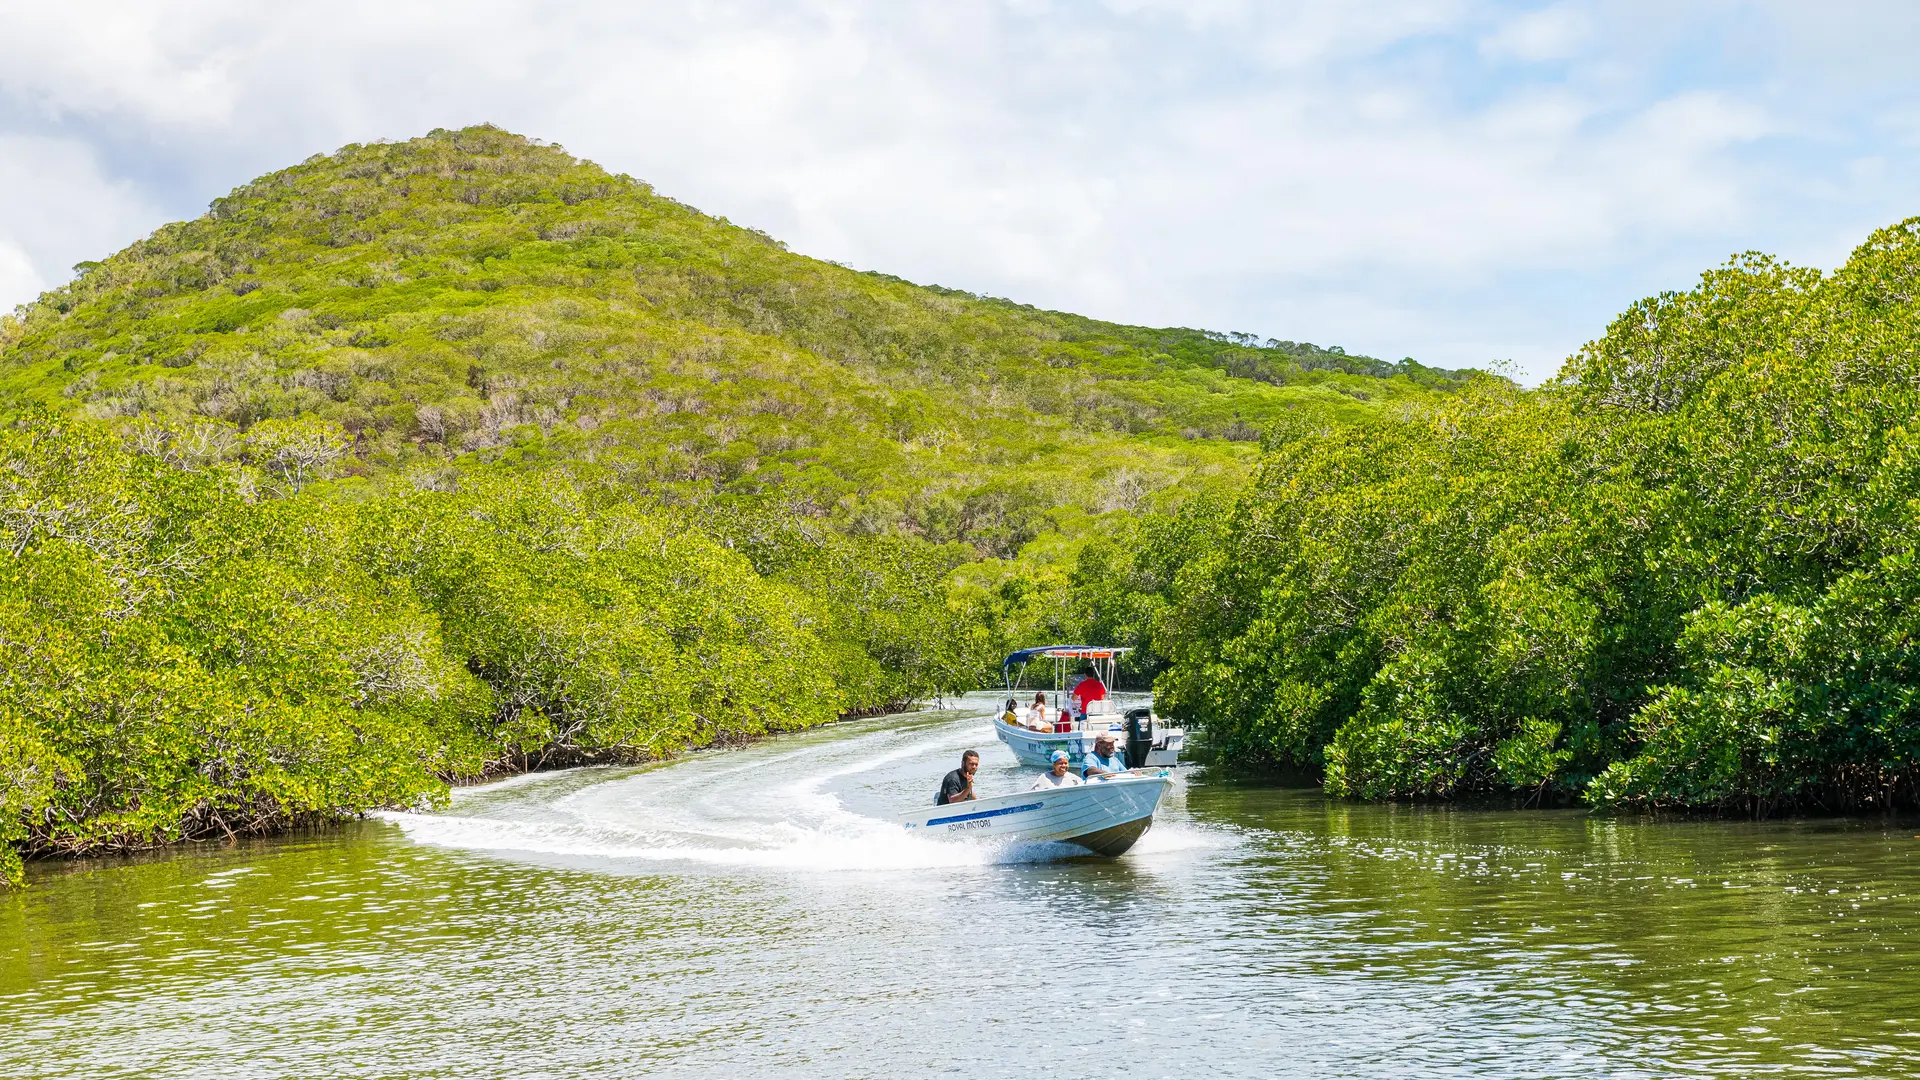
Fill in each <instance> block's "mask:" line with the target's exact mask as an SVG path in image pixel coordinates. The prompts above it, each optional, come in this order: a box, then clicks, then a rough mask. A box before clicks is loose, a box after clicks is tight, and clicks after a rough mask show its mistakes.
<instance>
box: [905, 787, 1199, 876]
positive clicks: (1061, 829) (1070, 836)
mask: <svg viewBox="0 0 1920 1080" xmlns="http://www.w3.org/2000/svg"><path fill="white" fill-rule="evenodd" d="M1171 784H1172V780H1171V779H1170V778H1169V777H1168V775H1167V774H1166V773H1164V772H1161V773H1155V774H1149V775H1145V776H1129V777H1124V778H1121V779H1118V780H1102V781H1096V782H1093V783H1088V784H1081V785H1079V786H1077V787H1068V788H1047V789H1044V790H1041V791H1022V792H1016V793H1014V794H1010V795H993V796H989V797H987V798H984V799H974V800H972V801H970V802H963V803H949V804H948V805H946V806H930V807H926V808H925V809H923V810H919V811H916V812H914V813H912V814H908V815H903V816H902V817H901V819H900V822H901V824H903V825H905V826H906V827H907V830H908V831H909V832H911V833H913V834H915V835H918V836H937V837H941V838H954V839H968V840H1013V841H1024V842H1028V843H1046V842H1054V843H1062V844H1075V845H1078V846H1079V847H1082V848H1085V849H1086V850H1087V851H1089V852H1091V853H1093V854H1095V855H1105V856H1108V857H1112V856H1116V855H1123V854H1125V853H1126V851H1127V849H1129V848H1131V847H1133V845H1134V843H1135V842H1136V841H1138V840H1139V839H1140V837H1141V836H1142V835H1144V834H1145V833H1146V831H1147V829H1148V828H1149V827H1151V826H1152V825H1153V814H1154V811H1156V810H1158V809H1159V808H1160V800H1161V799H1163V798H1165V797H1166V794H1167V788H1168V786H1169V785H1171Z"/></svg>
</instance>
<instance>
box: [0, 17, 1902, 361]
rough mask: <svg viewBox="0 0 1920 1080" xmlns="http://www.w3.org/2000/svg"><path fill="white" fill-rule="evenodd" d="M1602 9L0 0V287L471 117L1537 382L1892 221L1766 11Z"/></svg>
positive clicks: (1112, 285) (1148, 303)
mask: <svg viewBox="0 0 1920 1080" xmlns="http://www.w3.org/2000/svg"><path fill="white" fill-rule="evenodd" d="M1627 10H1628V9H1626V8H1614V7H1593V8H1589V7H1586V6H1583V5H1579V4H1559V5H1555V6H1551V7H1546V8H1540V9H1528V10H1510V9H1508V8H1507V7H1505V6H1502V5H1497V4H1494V3H1492V2H1491V0H1380V2H1375V3H1348V4H1337V5H1330V4H1319V3H1294V4H1256V3H1249V2H1242V0H1209V2H1207V3H1204V4H1192V3H1171V2H1168V0H1108V2H1107V3H1106V4H1105V5H1104V6H1103V7H1093V6H1085V5H1068V4H1060V3H1052V2H1047V0H1020V2H1008V3H1004V4H992V3H982V4H952V3H946V2H939V3H935V2H922V3H913V2H906V0H812V2H800V3H774V2H772V0H736V2H734V3H729V4H713V3H699V2H695V0H663V2H658V3H653V4H649V5H644V6H628V5H616V4H601V5H597V4H589V3H572V4H538V5H536V4H532V3H521V2H514V0H475V2H471V3H463V4H460V5H457V6H456V5H452V4H443V5H430V4H409V5H401V4H392V3H387V2H372V0H338V2H334V3H328V4H319V3H282V4H277V5H270V6H262V5H258V4H243V3H239V2H228V0H201V2H198V3H188V4H179V5H167V6H166V7H165V8H164V10H163V9H162V8H154V7H152V6H150V5H144V4H138V3H125V4H107V3H89V4H67V5H45V4H41V5H32V6H29V5H26V4H18V3H9V2H8V0H0V104H4V103H7V102H11V103H12V104H13V111H14V112H15V113H16V114H19V115H23V116H31V117H39V118H40V119H39V120H36V121H34V122H33V123H34V124H38V125H39V127H38V128H37V129H36V130H40V131H42V132H43V133H44V132H51V133H52V134H51V135H43V136H42V137H41V141H40V142H33V141H32V140H28V141H27V142H21V141H20V140H21V139H23V138H25V136H23V135H15V136H12V137H10V138H11V140H12V141H9V142H7V143H5V144H4V145H0V152H3V153H5V154H6V155H7V156H6V157H4V158H0V196H5V199H4V200H3V201H0V241H6V242H10V243H12V244H13V245H14V248H15V250H17V251H22V252H25V253H26V255H27V256H28V257H29V258H30V259H31V266H32V274H31V276H26V275H22V274H20V273H18V271H17V270H16V271H14V272H12V273H11V276H6V277H0V304H10V303H12V302H17V301H19V300H21V299H25V298H26V297H25V290H28V289H31V288H33V287H35V285H34V282H35V281H38V282H47V281H57V280H61V279H62V278H63V277H64V273H65V267H66V265H67V264H70V263H71V262H73V261H77V260H78V259H81V258H92V257H98V256H99V255H101V254H103V253H104V252H105V251H107V250H110V249H111V248H112V247H115V246H118V245H119V244H121V243H124V242H125V240H127V239H130V238H131V236H132V232H133V231H139V230H132V231H130V226H129V222H138V224H139V225H140V226H141V227H142V228H146V227H151V226H153V225H156V224H159V223H160V221H161V220H162V216H163V215H162V213H161V211H160V210H158V209H155V207H156V206H157V205H161V204H164V205H165V206H166V208H167V210H166V216H177V215H181V214H190V213H193V212H196V211H197V210H198V208H199V207H200V206H202V205H204V203H205V201H206V200H207V199H209V198H211V197H213V196H215V195H218V194H221V193H222V192H223V191H224V190H225V189H226V188H227V187H231V186H233V185H234V184H237V183H240V182H243V181H244V180H246V179H248V178H250V177H251V176H252V175H254V174H255V173H258V172H263V171H266V170H268V169H272V168H277V167H281V166H284V165H286V164H290V163H292V162H295V161H298V160H300V159H301V158H304V157H305V156H307V155H308V154H309V153H312V152H314V151H316V150H325V149H331V148H333V147H334V146H337V145H339V144H340V143H343V142H347V141H364V140H368V139H372V138H376V137H390V138H404V137H407V136H409V135H415V134H419V133H421V132H424V131H425V130H427V129H428V128H432V127H436V126H453V125H458V124H464V123H470V122H475V121H479V120H493V121H495V122H498V123H501V124H503V125H505V126H508V127H511V128H513V129H515V130H519V131H522V132H525V133H527V134H530V135H537V136H540V137H544V138H548V139H553V140H555V141H559V142H562V143H564V144H565V145H567V147H568V148H569V149H570V150H572V151H573V152H575V153H577V154H581V155H582V156H586V157H589V158H592V159H594V160H597V161H599V162H600V163H602V164H604V165H607V166H608V167H610V168H613V169H616V170H619V171H625V172H630V173H633V174H635V175H638V176H642V177H644V178H646V179H648V180H650V181H653V182H654V183H656V184H657V185H658V186H659V187H660V188H661V189H662V190H663V191H665V192H667V193H669V194H672V195H674V196H675V197H678V198H681V199H683V200H684V201H687V202H690V203H692V204H694V205H696V206H700V207H702V208H703V209H706V210H708V211H710V212H713V213H717V214H725V215H728V216H729V217H732V218H733V219H734V220H737V221H742V222H745V223H749V224H753V225H756V226H759V227H761V228H765V229H767V230H768V231H770V232H772V233H774V234H775V235H778V236H780V237H782V238H783V239H786V240H788V241H789V242H790V243H791V244H792V245H793V247H794V248H795V249H796V250H800V251H805V252H807V253H810V254H815V255H819V256H821V257H825V258H833V259H838V260H841V261H845V262H850V263H853V264H855V265H860V266H866V267H872V268H875V269H882V270H887V271H889V272H893V273H898V274H901V275H903V276H906V277H911V278H915V279H918V280H931V281H939V282H941V283H944V284H948V285H955V286H960V287H966V288H973V289H977V290H981V291H988V292H995V293H999V294H1002V295H1011V296H1015V297H1017V298H1020V299H1023V300H1028V301H1032V302H1035V303H1040V304H1045V305H1049V306H1055V307H1064V308H1068V309H1074V310H1082V311H1086V312H1087V313H1089V314H1095V315H1099V316H1103V317H1109V318H1119V319H1126V320H1128V321H1145V322H1156V323H1184V324H1187V325H1212V326H1226V327H1231V328H1235V329H1247V330H1255V331H1259V332H1263V333H1274V334H1279V335H1281V336H1291V337H1299V338H1309V337H1310V338H1313V339H1315V340H1320V341H1322V342H1331V341H1338V342H1341V343H1344V344H1347V345H1348V346H1349V347H1350V348H1356V349H1361V348H1364V349H1369V350H1372V351H1376V352H1379V353H1382V354H1389V355H1395V356H1397V355H1400V354H1402V353H1412V354H1414V355H1416V356H1420V357H1421V358H1422V359H1426V360H1429V361H1431V362H1439V363H1447V364H1454V363H1472V362H1483V361H1485V360H1486V359H1489V358H1491V357H1490V356H1489V355H1488V353H1489V351H1492V352H1493V354H1494V355H1500V354H1501V353H1502V351H1503V350H1502V348H1501V347H1500V346H1497V345H1489V344H1488V343H1489V342H1502V341H1504V342H1508V343H1509V344H1510V346H1511V350H1512V351H1510V352H1505V355H1514V356H1517V357H1518V358H1520V359H1521V360H1522V362H1523V365H1524V366H1525V367H1526V368H1527V369H1528V370H1529V371H1530V372H1532V373H1533V374H1535V375H1540V374H1545V373H1546V372H1548V371H1550V370H1551V369H1552V367H1553V366H1554V365H1555V364H1556V363H1557V360H1558V358H1559V357H1560V356H1563V355H1565V353H1566V352H1568V351H1570V350H1571V349H1572V348H1573V347H1574V346H1576V345H1577V344H1578V343H1579V341H1580V340H1582V339H1583V338H1585V337H1587V336H1591V334H1592V333H1594V332H1596V331H1597V330H1598V328H1599V326H1598V323H1599V322H1601V321H1603V320H1604V317H1605V315H1606V314H1607V313H1609V312H1611V311H1612V310H1617V309H1618V307H1619V306H1621V305H1622V304H1624V303H1625V302H1626V301H1627V300H1630V299H1632V298H1633V297H1634V296H1636V295H1640V294H1642V293H1644V292H1648V291H1653V288H1655V287H1671V286H1674V285H1684V284H1685V281H1686V277H1687V276H1688V275H1689V273H1690V271H1692V270H1697V269H1699V268H1701V267H1703V266H1704V265H1707V264H1709V263H1711V262H1713V261H1717V259H1718V258H1719V257H1720V255H1722V254H1723V253H1724V252H1725V251H1727V250H1734V249H1739V248H1746V247H1756V246H1757V247H1769V246H1778V242H1780V241H1787V242H1795V241H1797V240H1799V239H1805V238H1806V237H1808V236H1814V235H1815V234H1817V236H1816V237H1815V239H1816V240H1817V243H1818V244H1819V245H1821V246H1820V248H1819V250H1821V251H1825V250H1827V249H1828V248H1830V246H1831V243H1832V236H1833V235H1834V230H1835V228H1837V227H1838V226H1833V225H1823V224H1819V223H1818V222H1814V223H1812V224H1809V225H1808V226H1807V229H1808V231H1807V232H1805V233H1790V232H1784V231H1781V230H1782V228H1783V226H1782V224H1781V223H1793V222H1799V221H1808V220H1811V218H1810V217H1809V216H1808V215H1805V214H1795V213H1792V212H1790V210H1791V209H1797V208H1794V207H1791V203H1792V201H1793V200H1794V199H1796V198H1798V199H1802V200H1805V199H1807V198H1808V197H1809V196H1807V195H1806V192H1807V191H1808V190H1810V188H1809V185H1812V184H1814V182H1815V181H1816V180H1817V181H1818V184H1824V185H1826V187H1824V188H1822V189H1821V190H1822V191H1824V192H1826V194H1825V195H1823V196H1821V197H1822V198H1825V199H1828V200H1829V201H1831V202H1832V203H1834V205H1835V206H1836V207H1837V209H1835V210H1834V211H1832V215H1833V216H1835V217H1844V218H1845V220H1846V221H1847V223H1848V224H1849V225H1851V223H1852V222H1855V221H1857V220H1862V219H1865V220H1875V219H1876V215H1879V216H1881V217H1885V218H1887V219H1891V218H1892V217H1897V216H1900V215H1899V214H1897V213H1890V212H1888V211H1887V209H1886V206H1885V204H1886V202H1887V200H1888V198H1889V195H1890V193H1897V192H1898V190H1899V185H1900V183H1901V181H1900V179H1899V178H1900V177H1901V176H1903V175H1910V174H1911V170H1910V166H1911V165H1912V164H1913V157H1914V156H1915V154H1916V153H1917V152H1920V151H1917V150H1916V148H1914V147H1913V146H1912V144H1911V141H1910V140H1902V139H1899V138H1891V137H1888V136H1882V137H1883V138H1887V139H1888V143H1887V145H1886V146H1880V147H1876V148H1875V149H1876V152H1877V153H1876V155H1875V156H1874V157H1875V160H1876V161H1879V162H1880V163H1879V164H1877V165H1876V166H1875V168H1872V169H1867V168H1858V167H1855V168H1851V169H1849V168H1848V167H1845V166H1844V165H1843V164H1839V163H1836V164H1834V165H1833V166H1832V167H1828V166H1826V165H1824V164H1821V163H1818V162H1813V161H1810V160H1809V161H1805V162H1799V161H1784V160H1778V159H1777V158H1776V159H1769V160H1768V162H1767V165H1766V167H1764V168H1760V167H1756V165H1755V163H1754V161H1755V159H1754V157H1753V155H1755V154H1759V153H1762V150H1763V149H1764V148H1765V147H1766V146H1769V145H1771V143H1770V142H1769V140H1771V141H1772V142H1777V141H1778V140H1780V139H1781V138H1783V137H1784V136H1785V135H1786V134H1787V133H1793V132H1799V133H1805V132H1807V131H1825V130H1827V129H1828V128H1830V127H1831V124H1830V123H1829V121H1830V120H1831V109H1832V108H1838V107H1840V106H1831V107H1829V106H1819V107H1811V106H1805V105H1804V104H1801V102H1803V101H1804V100H1815V99H1819V95H1817V94H1815V95H1801V94H1795V93H1791V92H1783V91H1782V90H1781V89H1780V86H1782V85H1784V86H1786V87H1787V88H1788V91H1791V90H1793V89H1794V87H1793V84H1792V79H1793V78H1794V77H1796V76H1795V75H1794V72H1795V71H1796V70H1797V69H1794V68H1792V66H1791V65H1790V64H1788V63H1787V61H1788V60H1792V59H1793V58H1794V56H1795V55H1797V54H1793V53H1792V43H1791V42H1790V41H1786V40H1785V39H1784V38H1773V39H1768V38H1766V37H1765V34H1764V33H1761V32H1760V31H1756V30H1754V29H1753V28H1754V27H1755V26H1774V25H1776V23H1777V24H1778V25H1780V26H1785V25H1787V21H1783V20H1789V16H1787V15H1781V14H1778V12H1775V13H1773V14H1769V13H1768V11H1766V10H1759V11H1757V12H1756V11H1754V10H1749V9H1746V8H1741V7H1736V8H1734V9H1728V10H1723V11H1722V12H1721V13H1720V15H1718V16H1712V17H1718V18H1721V19H1722V20H1723V21H1726V22H1727V25H1736V24H1737V25H1738V26H1740V27H1741V28H1742V30H1741V32H1742V33H1743V34H1744V35H1745V37H1744V38H1743V39H1742V40H1745V41H1748V43H1749V51H1750V52H1753V53H1754V54H1755V55H1756V56H1758V57H1759V59H1756V60H1753V61H1752V62H1751V63H1749V65H1748V68H1747V69H1743V70H1746V71H1747V72H1748V75H1749V76H1750V77H1745V78H1744V81H1742V80H1741V79H1734V78H1731V77H1725V78H1722V79H1720V81H1709V82H1705V83H1695V82H1689V81H1688V80H1687V79H1686V78H1679V79H1676V78H1674V77H1673V75H1672V71H1674V70H1679V71H1682V72H1684V71H1686V70H1688V68H1687V65H1686V64H1685V63H1681V62H1680V61H1684V60H1685V50H1686V49H1687V48H1689V47H1691V46H1689V45H1688V44H1687V38H1686V35H1687V34H1688V33H1691V32H1692V31H1691V30H1690V29H1689V27H1691V26H1692V25H1693V23H1691V22H1687V21H1686V20H1681V19H1676V18H1669V17H1667V13H1666V11H1665V9H1663V8H1656V7H1652V6H1649V7H1647V8H1646V9H1645V11H1644V12H1643V13H1642V14H1641V15H1639V16H1634V15H1632V14H1631V12H1629V14H1621V12H1622V11H1627ZM1710 15H1711V13H1709V15H1697V16H1695V17H1694V21H1695V22H1698V21H1700V20H1702V19H1705V20H1707V22H1706V23H1703V24H1702V25H1705V26H1707V29H1708V30H1709V31H1712V30H1715V29H1717V27H1718V24H1713V23H1712V22H1711V17H1710ZM1769 19H1773V20H1775V21H1774V22H1768V21H1767V20H1769ZM1859 25H1861V26H1862V27H1863V32H1864V28H1865V27H1866V26H1867V25H1868V24H1867V23H1860V24H1859ZM1656 29H1657V30H1658V32H1657V33H1655V32H1654V31H1655V30H1656ZM1709 37H1711V34H1709ZM1755 41H1758V42H1760V44H1759V45H1753V44H1752V42H1755ZM1769 42H1770V43H1769ZM1818 44H1819V49H1820V50H1823V51H1821V52H1820V54H1819V55H1821V56H1823V57H1827V56H1831V55H1833V49H1834V46H1833V43H1832V41H1831V40H1829V39H1827V38H1821V39H1820V40H1819V42H1818ZM1884 45H1885V43H1881V45H1880V46H1876V48H1878V49H1879V51H1880V52H1881V53H1884V54H1885V55H1886V56H1888V57H1892V56H1894V55H1897V54H1898V50H1897V49H1894V48H1891V47H1883V46H1884ZM1763 46H1764V47H1763ZM1768 49H1772V50H1774V51H1773V52H1771V53H1769V52H1768V51H1767V50H1768ZM1676 50H1678V51H1677V52H1676ZM1782 57H1785V58H1786V59H1784V60H1783V59H1781V58H1782ZM1513 60H1518V61H1523V62H1524V63H1523V65H1522V66H1521V67H1520V68H1517V69H1516V68H1515V67H1514V66H1513V65H1511V64H1509V63H1508V61H1513ZM1676 63H1678V64H1679V66H1678V67H1677V68H1676V67H1675V66H1674V65H1675V64H1676ZM1889 63H1891V61H1889ZM1882 70H1883V71H1891V70H1892V69H1891V68H1883V69H1882ZM1516 71H1518V72H1520V73H1519V74H1515V72H1516ZM1769 79H1771V80H1772V82H1771V83H1770V82H1769V81H1768V80H1769ZM1782 80H1785V81H1784V82H1783V81H1782ZM1882 81H1883V82H1886V83H1887V85H1889V86H1892V87H1894V88H1895V90H1896V91H1897V92H1895V93H1893V94H1891V95H1890V96H1889V95H1883V98H1884V99H1885V100H1882V101H1881V102H1880V104H1879V105H1878V106H1876V107H1877V108H1879V110H1880V111H1879V113H1877V114H1876V115H1882V116H1887V117H1893V116H1899V115H1913V114H1914V113H1913V109H1914V106H1915V105H1916V103H1920V93H1916V92H1915V87H1914V85H1913V84H1914V79H1913V78H1912V76H1911V75H1908V76H1906V77H1905V79H1904V82H1902V81H1901V80H1900V79H1898V78H1894V77H1892V76H1888V77H1887V78H1885V79H1883V80H1882ZM1821 100H1823V99H1821ZM1809 108H1811V109H1812V111H1811V112H1809V111H1808V109H1809ZM1822 109H1827V110H1828V111H1825V112H1823V111H1821V110H1822ZM1796 110H1798V111H1796ZM1903 110H1904V112H1903ZM4 115H6V113H5V112H4V111H0V116H4ZM1822 125H1826V126H1825V127H1823V126H1822ZM26 126H27V127H31V126H33V125H32V124H28V125H26ZM1885 126H1886V127H1887V128H1889V129H1897V128H1898V125H1897V124H1888V125H1885ZM22 130H25V128H24V127H23V128H22ZM1796 137H1804V134H1802V135H1799V136H1796ZM15 154H19V155H21V156H19V157H17V158H16V157H15V156H14V155H15ZM76 155H77V156H76ZM1888 155H1891V156H1888ZM1762 156H1764V154H1763V155H1762ZM1863 156H1864V155H1863ZM108 159H110V160H112V161H114V162H115V163H116V166H115V167H116V169H117V170H118V173H119V175H121V176H122V177H124V179H122V180H109V179H107V178H106V176H107V174H106V172H105V170H104V169H103V167H102V166H100V165H99V164H98V162H99V161H101V160H108ZM9 177H10V178H11V179H8V178H9ZM35 177H37V178H39V179H33V178H35ZM9 185H10V186H9ZM1816 186H1817V185H1816ZM1876 200H1877V201H1876ZM1842 204H1844V205H1842ZM1843 210H1844V214H1843V213H1842V211H1843ZM1815 216H1816V217H1817V215H1815ZM1597 268H1604V269H1605V273H1601V272H1600V270H1599V269H1597ZM1675 276H1678V278H1679V279H1678V280H1673V278H1674V277H1675ZM1516 296H1518V297H1519V299H1518V300H1516ZM1543 305H1548V306H1549V307H1551V305H1559V307H1558V308H1557V309H1554V310H1548V308H1543Z"/></svg>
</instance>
